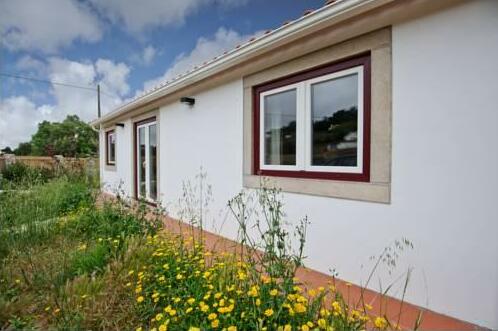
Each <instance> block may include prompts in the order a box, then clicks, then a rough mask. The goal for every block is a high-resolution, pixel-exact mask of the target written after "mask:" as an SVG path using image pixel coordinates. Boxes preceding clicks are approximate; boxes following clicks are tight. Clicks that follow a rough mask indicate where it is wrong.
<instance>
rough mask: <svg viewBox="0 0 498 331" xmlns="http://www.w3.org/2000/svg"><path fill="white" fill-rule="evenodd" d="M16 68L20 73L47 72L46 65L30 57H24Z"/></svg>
mask: <svg viewBox="0 0 498 331" xmlns="http://www.w3.org/2000/svg"><path fill="white" fill-rule="evenodd" d="M16 68H17V69H18V70H20V71H35V72H43V71H44V70H45V63H43V61H40V60H37V59H35V58H33V57H32V56H30V55H24V56H22V57H21V58H19V60H17V62H16Z"/></svg>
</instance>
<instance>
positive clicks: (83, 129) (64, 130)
mask: <svg viewBox="0 0 498 331" xmlns="http://www.w3.org/2000/svg"><path fill="white" fill-rule="evenodd" d="M97 149H98V133H97V132H95V131H94V130H93V128H92V127H91V126H90V125H88V124H86V123H85V122H83V121H81V120H80V119H79V117H78V116H76V115H69V116H67V117H66V119H65V120H64V121H62V122H61V123H58V122H48V121H43V122H41V123H40V124H38V131H37V132H36V133H35V134H34V135H33V136H32V137H31V154H32V155H49V156H52V155H58V154H60V155H64V156H71V157H75V156H77V157H81V156H93V155H96V154H97Z"/></svg>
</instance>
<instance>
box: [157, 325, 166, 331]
mask: <svg viewBox="0 0 498 331" xmlns="http://www.w3.org/2000/svg"><path fill="white" fill-rule="evenodd" d="M167 330H168V326H167V325H166V324H161V325H160V326H159V331H167Z"/></svg>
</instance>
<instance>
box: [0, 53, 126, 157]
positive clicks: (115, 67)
mask: <svg viewBox="0 0 498 331" xmlns="http://www.w3.org/2000/svg"><path fill="white" fill-rule="evenodd" d="M46 65H47V70H48V72H49V77H50V79H51V80H52V81H56V82H64V83H72V84H77V85H80V86H89V87H92V86H93V87H94V86H96V84H97V83H100V85H101V88H102V92H103V94H102V96H101V105H102V112H103V113H106V112H108V111H110V110H111V109H113V108H114V107H116V106H117V105H118V104H120V103H121V102H122V98H123V97H124V95H126V94H127V93H128V91H129V89H130V87H129V85H128V83H127V79H128V75H129V72H130V69H129V67H128V66H126V65H125V64H124V63H114V62H113V61H110V60H107V59H98V60H97V61H95V63H92V62H76V61H70V60H67V59H63V58H58V57H52V58H50V59H49V60H48V62H47V64H46ZM49 93H50V94H52V95H53V97H54V99H55V103H54V104H53V105H41V106H36V105H35V103H34V102H32V101H31V100H30V99H28V98H27V97H25V96H12V97H9V98H6V99H5V100H3V101H1V102H0V146H7V145H8V146H11V147H12V148H14V147H16V146H17V145H18V144H19V143H20V142H23V141H28V140H29V139H30V137H31V135H32V134H33V133H34V132H35V131H36V128H37V124H38V123H39V122H41V121H43V120H47V121H61V120H63V119H64V118H65V117H66V116H67V115H69V114H76V115H78V116H79V117H80V118H81V119H83V120H85V121H90V120H92V119H95V118H96V117H97V94H96V91H90V90H84V89H75V88H69V87H64V86H59V85H52V87H51V89H50V91H49ZM104 93H105V94H104Z"/></svg>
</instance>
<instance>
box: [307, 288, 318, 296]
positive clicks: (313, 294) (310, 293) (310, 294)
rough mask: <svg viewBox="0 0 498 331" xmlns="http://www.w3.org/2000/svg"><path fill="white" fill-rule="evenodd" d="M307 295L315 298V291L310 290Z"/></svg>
mask: <svg viewBox="0 0 498 331" xmlns="http://www.w3.org/2000/svg"><path fill="white" fill-rule="evenodd" d="M308 295H309V296H310V297H312V298H313V297H314V296H316V291H315V290H313V289H311V290H309V291H308Z"/></svg>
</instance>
